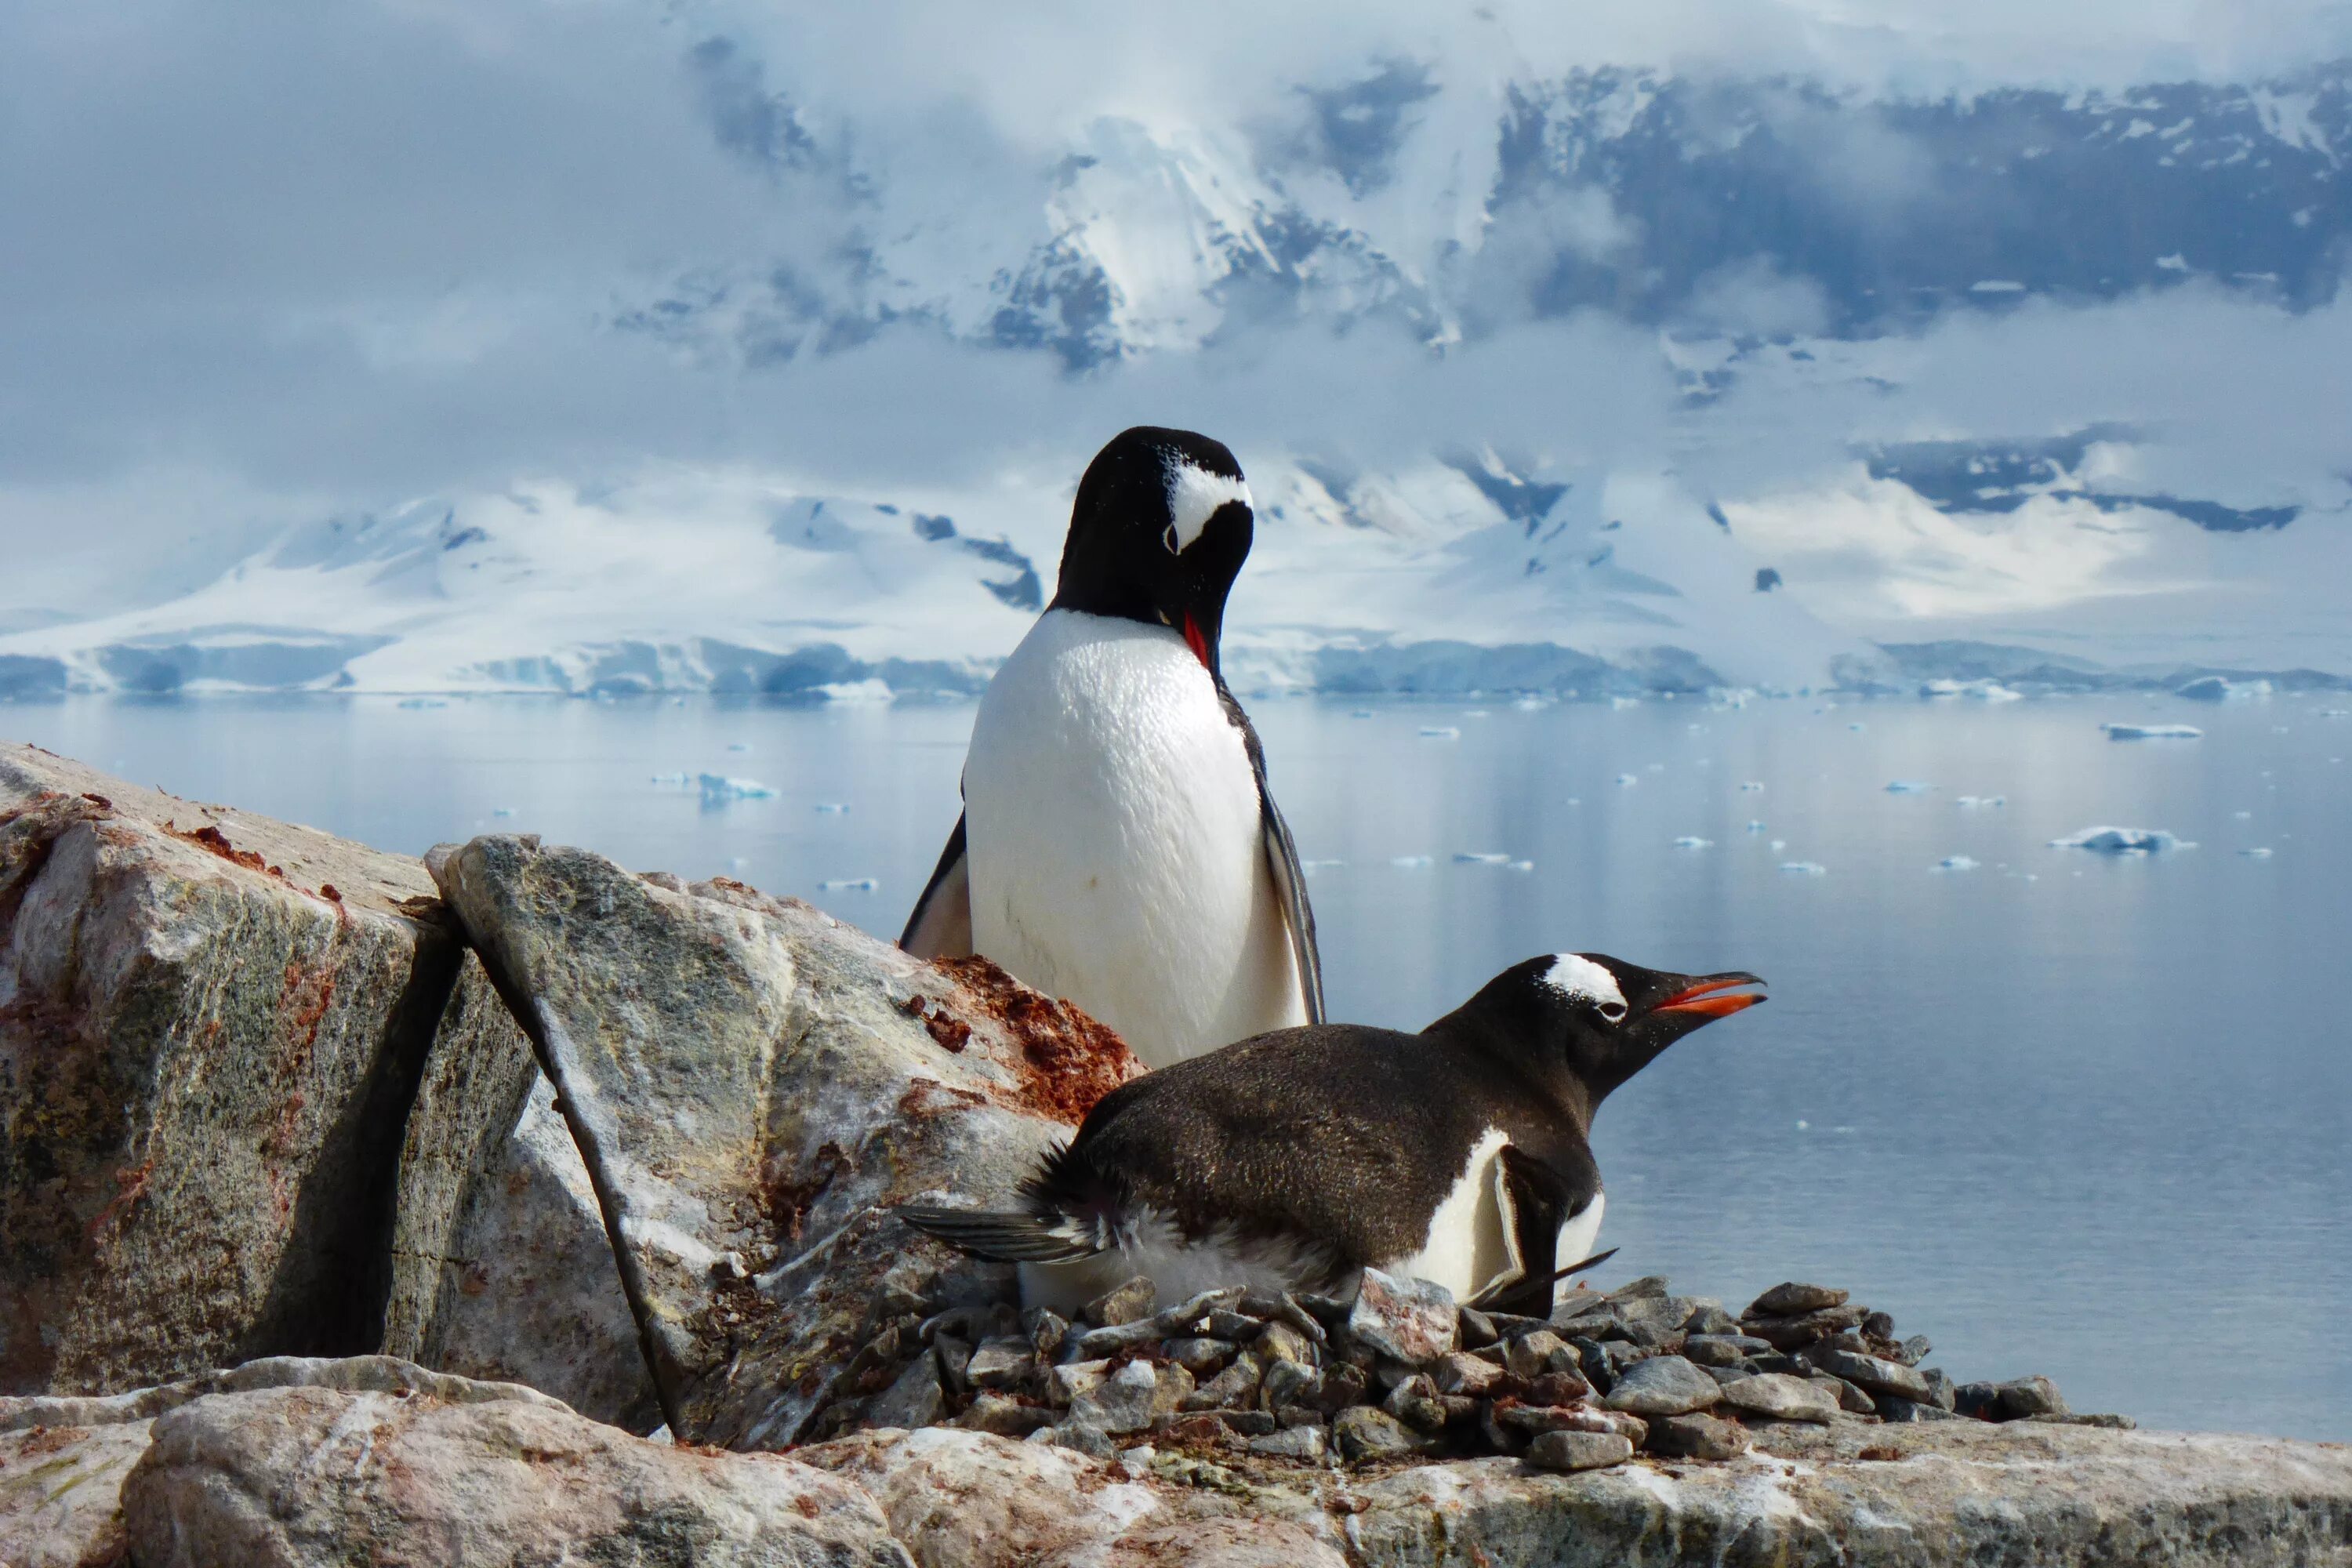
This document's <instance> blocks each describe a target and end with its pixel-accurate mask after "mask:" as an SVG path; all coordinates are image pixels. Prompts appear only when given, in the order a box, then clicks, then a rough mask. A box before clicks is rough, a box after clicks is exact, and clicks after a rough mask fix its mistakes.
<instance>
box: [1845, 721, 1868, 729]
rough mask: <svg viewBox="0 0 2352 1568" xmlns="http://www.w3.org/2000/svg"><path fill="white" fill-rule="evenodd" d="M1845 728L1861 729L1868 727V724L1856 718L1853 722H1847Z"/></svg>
mask: <svg viewBox="0 0 2352 1568" xmlns="http://www.w3.org/2000/svg"><path fill="white" fill-rule="evenodd" d="M1846 728H1847V729H1849V730H1854V731H1862V730H1867V729H1869V728H1870V726H1869V725H1867V724H1865V723H1864V722H1863V721H1861V720H1859V719H1856V720H1855V721H1853V723H1851V724H1848V725H1847V726H1846Z"/></svg>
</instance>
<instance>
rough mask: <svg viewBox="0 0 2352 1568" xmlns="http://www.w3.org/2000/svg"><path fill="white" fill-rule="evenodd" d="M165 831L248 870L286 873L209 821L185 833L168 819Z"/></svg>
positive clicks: (279, 874) (275, 873)
mask: <svg viewBox="0 0 2352 1568" xmlns="http://www.w3.org/2000/svg"><path fill="white" fill-rule="evenodd" d="M163 831H164V832H166V833H168V834H170V835H171V836H172V837H174V838H176V839H178V840H179V841H180V842H181V843H183V844H193V845H194V846H195V847H197V848H199V849H204V850H208V851H210V852H211V853H212V854H215V855H217V856H219V857H220V858H222V859H224V860H226V861H227V862H228V863H229V864H231V865H232V866H242V867H244V868H246V869H247V870H248V871H260V872H263V873H265V874H268V875H271V876H278V877H282V876H284V875H285V873H284V872H283V871H280V870H278V868H277V867H275V866H268V865H265V864H263V862H262V858H261V857H260V856H258V855H257V854H255V853H254V852H253V851H252V850H250V849H239V848H238V847H236V845H234V844H231V843H230V842H229V841H228V835H226V834H225V833H223V832H222V831H221V830H220V829H219V828H217V827H215V826H213V825H212V824H211V823H209V822H208V823H206V824H205V826H202V827H199V828H197V829H196V830H195V831H194V832H193V833H184V832H182V831H181V830H180V828H179V826H178V825H177V824H175V823H173V822H169V821H167V822H165V823H164V824H163Z"/></svg>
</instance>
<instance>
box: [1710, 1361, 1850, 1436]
mask: <svg viewBox="0 0 2352 1568" xmlns="http://www.w3.org/2000/svg"><path fill="white" fill-rule="evenodd" d="M1722 1404H1723V1405H1726V1406H1727V1407H1728V1408H1730V1409H1733V1410H1738V1411H1740V1412H1742V1413H1744V1414H1747V1415H1761V1416H1765V1417H1767V1418H1769V1419H1770V1420H1774V1421H1812V1422H1819V1423H1823V1424H1826V1423H1827V1422H1828V1421H1829V1419H1830V1418H1831V1417H1832V1416H1833V1415H1836V1414H1837V1412H1838V1409H1839V1405H1838V1397H1837V1395H1836V1394H1832V1393H1831V1392H1830V1391H1829V1390H1828V1389H1825V1388H1822V1386H1820V1385H1819V1384H1812V1383H1808V1382H1806V1381H1805V1380H1804V1379H1803V1378H1801V1377H1790V1375H1789V1374H1788V1373H1779V1372H1766V1373H1757V1374H1756V1375H1755V1376H1754V1377H1743V1378H1741V1379H1739V1380H1738V1382H1737V1383H1727V1384H1723V1397H1722Z"/></svg>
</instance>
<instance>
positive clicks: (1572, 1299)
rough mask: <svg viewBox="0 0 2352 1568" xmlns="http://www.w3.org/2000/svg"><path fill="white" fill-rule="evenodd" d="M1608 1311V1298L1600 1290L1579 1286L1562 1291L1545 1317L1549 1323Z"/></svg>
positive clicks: (1554, 1299)
mask: <svg viewBox="0 0 2352 1568" xmlns="http://www.w3.org/2000/svg"><path fill="white" fill-rule="evenodd" d="M1607 1310H1609V1298H1608V1297H1606V1296H1604V1295H1602V1294H1601V1292H1600V1291H1598V1290H1592V1289H1586V1288H1585V1287H1584V1286H1582V1285H1579V1286H1578V1287H1577V1288H1576V1289H1573V1290H1562V1291H1561V1292H1560V1293H1559V1295H1558V1296H1557V1297H1555V1298H1553V1300H1552V1304H1551V1310H1550V1311H1549V1313H1547V1314H1546V1315H1545V1318H1544V1321H1546V1322H1549V1321H1551V1320H1552V1319H1554V1318H1580V1317H1583V1316H1584V1315H1585V1314H1586V1313H1588V1312H1603V1311H1607ZM1506 1332H1507V1331H1506Z"/></svg>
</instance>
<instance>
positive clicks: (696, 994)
mask: <svg viewBox="0 0 2352 1568" xmlns="http://www.w3.org/2000/svg"><path fill="white" fill-rule="evenodd" d="M431 864H432V868H433V871H434V875H435V878H436V881H437V882H438V883H439V885H440V888H441V890H442V893H443V895H444V897H445V898H446V900H447V902H448V906H449V908H450V910H451V911H452V913H453V915H454V916H455V917H456V919H457V921H458V922H459V923H460V924H461V925H462V926H463V928H464V929H465V931H466V932H467V936H468V938H469V940H470V941H471V942H472V943H473V946H474V948H475V950H476V951H477V952H478V953H480V955H481V956H482V960H483V963H484V964H485V966H486V967H487V969H488V972H489V973H490V975H491V978H492V980H493V982H494V983H495V984H496V985H497V986H498V988H499V993H500V994H501V995H502V996H503V997H504V998H505V999H506V1001H507V1004H508V1005H509V1008H510V1010H511V1011H512V1012H513V1013H514V1014H515V1016H517V1017H518V1018H519V1019H520V1020H522V1022H523V1024H524V1026H525V1028H526V1030H527V1031H528V1032H529V1033H530V1036H531V1037H532V1040H533V1044H534V1045H535V1047H537V1050H538V1054H539V1058H540V1060H541V1063H542V1065H543V1066H544V1067H545V1068H546V1070H547V1072H548V1076H549V1078H550V1079H551V1084H552V1087H553V1089H554V1104H555V1106H556V1108H557V1109H558V1110H560V1111H561V1112H562V1117H563V1120H564V1121H565V1124H566V1125H567V1126H568V1127H569V1128H570V1130H571V1132H572V1142H573V1143H574V1144H575V1145H576V1146H577V1147H578V1149H579V1151H580V1152H581V1156H582V1158H583V1163H584V1164H585V1166H586V1169H587V1174H588V1178H589V1181H590V1183H591V1184H592V1187H593V1192H594V1194H595V1197H596V1201H597V1205H598V1208H599V1210H600V1211H601V1213H602V1215H603V1216H604V1222H605V1228H606V1230H607V1232H608V1234H609V1235H610V1236H612V1237H614V1248H613V1252H614V1258H615V1259H616V1262H617V1271H618V1274H619V1277H620V1280H621V1284H622V1288H623V1289H624V1291H625V1294H626V1297H627V1299H628V1302H629V1306H630V1310H631V1312H632V1314H633V1316H634V1317H635V1321H636V1325H637V1330H638V1333H639V1336H640V1342H641V1343H642V1345H643V1346H644V1349H645V1363H646V1366H648V1367H649V1368H650V1369H651V1372H652V1375H653V1382H654V1385H655V1389H656V1394H657V1396H658V1398H659V1401H660V1404H661V1408H662V1414H663V1415H664V1416H665V1418H666V1419H667V1423H668V1425H669V1426H670V1428H671V1430H672V1431H673V1432H675V1433H676V1434H677V1436H679V1437H680V1438H681V1439H686V1440H692V1441H695V1442H703V1443H715V1444H718V1445H720V1446H722V1447H737V1448H755V1447H782V1446H785V1445H787V1444H791V1443H794V1442H799V1441H803V1440H805V1439H806V1438H808V1437H810V1436H821V1435H823V1434H824V1432H826V1431H830V1430H839V1429H841V1428H843V1427H845V1426H850V1425H854V1424H856V1422H857V1420H858V1419H859V1418H860V1416H861V1415H862V1412H863V1407H864V1405H865V1404H866V1402H867V1401H869V1400H870V1399H871V1398H872V1397H873V1396H874V1395H876V1394H881V1393H883V1392H885V1391H886V1390H887V1388H888V1387H889V1386H890V1385H891V1384H892V1383H893V1382H894V1381H896V1379H897V1378H898V1374H899V1372H900V1369H901V1367H902V1365H903V1364H904V1363H906V1362H907V1361H908V1360H909V1359H911V1358H912V1357H914V1356H916V1355H918V1354H919V1353H920V1350H919V1345H918V1344H917V1342H916V1341H915V1339H914V1335H913V1330H914V1329H915V1327H916V1325H917V1324H918V1323H919V1321H921V1319H922V1317H923V1315H924V1311H925V1310H926V1309H927V1308H929V1307H932V1306H936V1305H938V1304H940V1303H941V1302H943V1301H952V1300H958V1299H975V1300H976V1299H979V1298H982V1297H985V1296H990V1295H1002V1294H1003V1293H1004V1292H1005V1291H1006V1289H1007V1286H1008V1281H1007V1279H1005V1277H1004V1276H1003V1272H1002V1271H1001V1270H994V1269H991V1268H984V1267H982V1266H980V1265H977V1264H974V1263H971V1261H969V1260H967V1259H964V1258H961V1257H959V1256H957V1255H955V1254H952V1253H950V1252H948V1251H947V1250H946V1249H944V1248H942V1247H939V1246H937V1245H936V1244H934V1243H930V1242H929V1241H925V1240H922V1239H920V1238H918V1237H915V1236H914V1235H913V1234H912V1233H910V1232H909V1231H908V1230H907V1229H906V1227H904V1226H901V1225H900V1224H899V1223H898V1221H897V1220H896V1219H895V1218H893V1217H892V1215H890V1213H889V1210H890V1208H891V1206H892V1205H896V1204H898V1203H902V1202H906V1201H908V1200H910V1199H914V1198H918V1197H922V1196H927V1195H928V1196H932V1197H937V1196H940V1195H944V1194H950V1193H954V1194H969V1195H978V1196H982V1197H989V1196H994V1197H998V1198H1003V1197H1009V1196H1010V1195H1011V1194H1012V1193H1013V1188H1014V1186H1015V1184H1017V1183H1018V1182H1019V1181H1020V1179H1021V1178H1022V1177H1023V1176H1024V1175H1025V1174H1027V1173H1028V1172H1029V1171H1030V1170H1031V1169H1032V1168H1033V1166H1034V1162H1035V1160H1036V1158H1037V1156H1038V1155H1039V1154H1040V1153H1041V1152H1043V1151H1044V1150H1045V1148H1046V1147H1047V1145H1048V1142H1049V1141H1050V1140H1052V1139H1054V1138H1055V1137H1057V1136H1060V1135H1063V1134H1065V1133H1066V1130H1067V1127H1068V1124H1069V1123H1070V1122H1072V1121H1076V1118H1077V1117H1078V1116H1079V1115H1080V1114H1082V1113H1083V1112H1084V1110H1086V1108H1087V1106H1088V1105H1090V1104H1091V1103H1092V1102H1093V1100H1095V1099H1096V1098H1097V1097H1099V1096H1100V1095H1101V1094H1102V1093H1104V1092H1105V1091H1107V1090H1108V1089H1110V1088H1112V1087H1113V1086H1115V1085H1117V1084H1118V1083H1119V1082H1122V1081H1124V1080H1125V1079H1127V1078H1128V1077H1129V1076H1131V1075H1132V1074H1133V1073H1135V1072H1136V1071H1138V1070H1139V1068H1137V1066H1136V1064H1135V1061H1134V1059H1133V1058H1131V1057H1130V1056H1129V1054H1128V1052H1127V1048H1126V1047H1125V1046H1123V1045H1121V1044H1120V1043H1119V1042H1118V1038H1117V1037H1115V1036H1113V1035H1111V1034H1110V1033H1109V1032H1108V1030H1105V1029H1103V1028H1102V1027H1101V1026H1098V1025H1096V1024H1094V1023H1093V1022H1092V1021H1090V1020H1088V1019H1087V1018H1086V1017H1085V1016H1083V1015H1081V1014H1079V1013H1077V1012H1076V1010H1075V1009H1072V1008H1069V1007H1066V1006H1065V1005H1061V1004H1058V1003H1055V1002H1053V1001H1051V1000H1049V999H1047V998H1045V997H1042V996H1039V995H1037V994H1035V993H1034V992H1031V991H1029V990H1027V989H1026V988H1024V987H1022V986H1019V985H1017V984H1013V982H1012V981H1010V980H1008V979H1006V978H1005V977H1004V976H1003V973H1001V972H1000V971H997V970H996V969H995V968H994V967H993V966H992V965H990V964H988V963H986V962H985V961H982V960H971V961H964V962H962V963H958V964H953V965H948V966H934V965H930V964H927V963H918V962H917V961H915V960H913V959H910V958H908V957H907V956H906V955H905V954H904V953H902V952H898V950H897V949H896V948H894V947H891V946H889V945H887V944H886V943H883V942H877V941H875V940H873V939H872V938H870V937H867V936H865V935H864V934H862V933H860V932H858V931H854V930H852V929H851V928H849V927H846V926H844V925H842V924H840V923H839V922H838V921H834V920H832V919H831V918H830V917H828V916H826V915H824V914H823V913H821V912H819V911H818V910H815V909H814V908H812V907H810V906H808V905H806V904H803V903H800V902H798V901H797V900H778V899H772V898H769V897H767V896H765V895H763V894H761V893H759V892H756V891H754V890H753V889H750V888H747V887H744V886H742V885H741V884H740V883H736V882H731V881H727V880H724V879H720V880H714V881H710V882H702V883H697V884H695V885H693V886H692V887H688V886H686V885H685V884H683V883H681V882H679V881H678V880H677V879H675V878H667V877H638V876H633V875H631V874H630V873H628V872H626V871H624V870H623V869H621V868H619V867H617V866H615V865H614V864H613V863H612V862H611V861H609V860H606V859H604V858H601V857H599V856H596V855H592V854H589V853H587V852H586V851H583V850H577V849H555V848H544V847H541V846H540V845H539V843H538V842H537V841H536V840H535V839H530V838H522V837H487V838H478V839H476V840H474V841H473V842H472V843H470V844H467V845H466V846H464V847H462V848H454V849H450V850H447V851H436V855H435V857H434V858H432V861H431Z"/></svg>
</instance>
